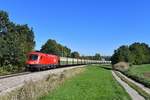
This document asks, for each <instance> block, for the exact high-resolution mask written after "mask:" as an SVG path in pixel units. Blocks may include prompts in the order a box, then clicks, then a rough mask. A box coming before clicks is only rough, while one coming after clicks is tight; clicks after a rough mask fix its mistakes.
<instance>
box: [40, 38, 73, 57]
mask: <svg viewBox="0 0 150 100" xmlns="http://www.w3.org/2000/svg"><path fill="white" fill-rule="evenodd" d="M40 51H41V52H43V53H48V54H54V55H58V56H64V57H70V55H71V49H69V48H68V47H66V46H63V45H61V44H59V43H57V42H56V41H55V40H52V39H48V41H47V42H46V43H45V44H44V45H43V46H42V47H41V50H40Z"/></svg>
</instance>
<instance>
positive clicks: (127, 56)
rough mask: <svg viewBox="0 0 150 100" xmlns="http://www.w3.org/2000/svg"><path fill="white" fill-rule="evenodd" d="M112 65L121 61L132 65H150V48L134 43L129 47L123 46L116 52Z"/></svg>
mask: <svg viewBox="0 0 150 100" xmlns="http://www.w3.org/2000/svg"><path fill="white" fill-rule="evenodd" d="M111 60H112V64H116V63H118V62H120V61H125V62H129V63H131V64H146V63H150V47H149V46H148V45H147V44H145V43H133V44H131V45H130V46H129V47H128V46H121V47H120V48H118V49H117V50H115V52H114V54H113V56H112V58H111Z"/></svg>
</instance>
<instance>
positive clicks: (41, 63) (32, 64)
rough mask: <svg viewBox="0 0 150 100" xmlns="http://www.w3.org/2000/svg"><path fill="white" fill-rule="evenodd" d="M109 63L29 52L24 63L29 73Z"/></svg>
mask: <svg viewBox="0 0 150 100" xmlns="http://www.w3.org/2000/svg"><path fill="white" fill-rule="evenodd" d="M104 63H111V62H110V61H100V60H87V59H77V58H68V57H59V56H56V55H52V54H45V53H41V52H30V53H29V54H28V60H27V61H26V68H27V69H28V70H30V71H33V70H38V71H40V70H46V69H50V68H56V67H63V66H73V65H85V64H104Z"/></svg>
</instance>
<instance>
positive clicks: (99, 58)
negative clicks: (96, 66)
mask: <svg viewBox="0 0 150 100" xmlns="http://www.w3.org/2000/svg"><path fill="white" fill-rule="evenodd" d="M93 58H94V60H101V55H100V54H99V53H96V54H95V56H94V57H93Z"/></svg>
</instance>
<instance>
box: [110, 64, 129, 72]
mask: <svg viewBox="0 0 150 100" xmlns="http://www.w3.org/2000/svg"><path fill="white" fill-rule="evenodd" d="M113 69H114V70H119V71H127V70H128V69H129V63H126V62H119V63H117V64H114V65H113Z"/></svg>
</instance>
